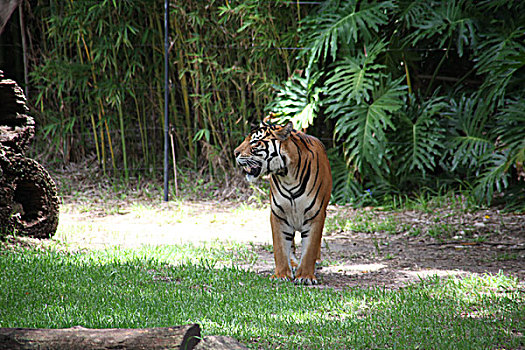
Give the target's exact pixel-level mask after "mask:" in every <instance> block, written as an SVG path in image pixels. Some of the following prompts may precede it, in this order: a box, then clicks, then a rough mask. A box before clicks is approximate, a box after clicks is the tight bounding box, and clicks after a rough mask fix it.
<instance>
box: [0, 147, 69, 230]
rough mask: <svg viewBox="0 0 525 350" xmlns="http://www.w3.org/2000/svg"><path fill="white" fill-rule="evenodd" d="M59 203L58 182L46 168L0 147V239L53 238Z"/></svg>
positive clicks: (56, 224)
mask: <svg viewBox="0 0 525 350" xmlns="http://www.w3.org/2000/svg"><path fill="white" fill-rule="evenodd" d="M58 204H59V201H58V196H57V189H56V185H55V182H54V181H53V179H51V177H50V176H49V174H48V172H47V171H46V169H44V167H43V166H41V165H40V164H38V162H36V161H35V160H33V159H30V158H26V157H24V156H23V155H21V154H15V153H12V152H9V151H5V150H2V149H1V148H0V223H1V225H0V227H1V231H0V236H1V235H7V234H13V233H16V234H18V235H22V236H29V237H34V238H49V237H51V236H53V235H54V234H55V232H56V229H57V226H58Z"/></svg>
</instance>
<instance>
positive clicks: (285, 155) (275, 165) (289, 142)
mask: <svg viewBox="0 0 525 350" xmlns="http://www.w3.org/2000/svg"><path fill="white" fill-rule="evenodd" d="M266 120H267V119H265V121H263V122H262V123H261V125H260V126H259V127H258V128H256V129H255V130H253V131H252V132H251V133H250V134H249V135H248V136H247V137H246V139H245V140H244V141H243V142H242V144H241V145H240V146H239V147H237V148H236V149H235V151H234V154H235V158H236V161H237V163H238V164H239V165H240V166H242V167H243V170H244V172H245V173H246V177H247V179H248V180H249V181H253V180H255V179H256V178H258V177H259V176H260V175H265V174H268V175H270V200H271V214H270V221H271V227H272V238H273V249H274V259H275V274H274V275H273V277H274V278H281V279H290V280H292V279H293V280H294V281H295V282H296V283H304V284H316V283H317V279H316V277H315V274H314V272H315V262H316V260H318V259H319V258H320V256H321V236H322V232H323V227H324V221H325V218H326V207H327V205H328V202H329V200H330V194H331V191H332V175H331V170H330V164H329V162H328V157H327V156H326V151H325V148H324V146H323V144H322V143H321V141H319V140H318V139H317V138H315V137H313V136H310V135H307V134H305V133H303V132H301V131H297V130H294V129H293V127H292V124H291V123H288V124H287V125H284V126H281V125H276V124H271V123H269V122H267V121H266ZM296 232H299V233H300V234H301V239H302V244H301V246H302V247H301V258H300V260H299V262H297V261H296V259H295V256H294V254H293V252H292V244H293V240H294V236H295V233H296ZM296 266H297V270H296V271H295V275H293V271H294V267H296Z"/></svg>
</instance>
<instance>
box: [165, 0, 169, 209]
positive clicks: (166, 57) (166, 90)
mask: <svg viewBox="0 0 525 350" xmlns="http://www.w3.org/2000/svg"><path fill="white" fill-rule="evenodd" d="M169 3H170V2H169V0H164V201H165V202H167V201H168V199H169V198H168V187H169V171H168V170H169V163H168V156H169V130H168V127H169V118H168V102H169V101H168V99H169V77H168V58H169V56H168V50H169V41H168V18H169Z"/></svg>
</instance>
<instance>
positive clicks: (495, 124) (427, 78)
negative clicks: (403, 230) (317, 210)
mask: <svg viewBox="0 0 525 350" xmlns="http://www.w3.org/2000/svg"><path fill="white" fill-rule="evenodd" d="M524 10H525V5H523V3H520V2H510V3H509V2H501V1H482V2H481V3H479V4H474V3H472V2H471V1H465V0H447V1H441V2H437V1H434V2H424V1H400V2H391V1H380V2H367V1H363V2H359V3H358V2H356V1H346V2H341V1H336V0H328V1H325V2H324V3H323V4H322V5H321V6H319V10H318V11H317V12H313V13H311V14H310V15H309V16H308V17H307V18H305V19H304V20H303V21H302V23H301V24H302V25H301V32H300V33H301V41H300V42H301V43H303V45H304V46H305V47H307V48H308V49H307V50H305V51H304V52H303V53H302V54H301V56H300V57H306V58H307V62H308V64H307V66H306V67H307V71H308V72H309V73H310V72H315V74H316V77H317V79H316V81H315V82H313V86H311V85H308V91H317V90H316V89H318V88H319V89H321V93H320V94H319V95H317V96H319V97H320V98H319V101H317V100H316V103H317V105H319V106H320V107H319V110H318V111H317V112H316V113H315V114H314V116H315V117H318V118H319V117H320V118H324V119H333V120H335V127H334V130H333V132H334V136H335V141H336V142H335V143H336V147H338V148H340V149H342V150H343V154H344V157H345V160H346V163H347V167H346V169H343V168H342V167H340V163H339V162H335V163H334V162H332V164H333V165H335V166H334V171H333V176H334V199H335V200H337V201H339V200H341V201H343V202H346V201H348V202H353V203H356V202H358V201H359V200H358V198H360V197H361V196H362V193H363V191H362V189H363V188H373V189H374V191H372V193H373V194H372V195H373V196H374V197H376V199H378V198H381V197H382V196H384V195H385V194H386V192H388V191H390V192H392V191H393V192H395V193H413V192H417V191H418V190H420V189H422V188H424V187H428V188H434V189H438V188H439V189H441V187H442V186H446V187H447V190H453V189H454V188H458V186H461V187H463V188H464V187H465V186H466V187H468V188H471V189H473V193H474V194H475V196H476V198H477V199H478V204H490V203H491V201H492V199H493V197H494V194H495V193H496V192H498V193H502V194H504V195H505V193H511V192H512V193H515V188H522V187H523V180H524V179H525V177H524V176H523V158H524V151H523V142H524V141H523V140H525V135H524V134H523V130H524V127H523V107H524V106H523V102H521V101H523V98H524V97H525V44H524V42H525V41H524V39H525V37H524V34H523V32H524V31H523V29H524V28H525V17H524V16H523V15H522V13H523V11H524ZM494 13H497V15H496V16H494ZM295 79H296V80H297V79H300V78H299V77H296V78H295ZM287 84H288V83H287ZM297 88H298V89H300V86H298V87H297ZM282 91H284V90H283V89H281V95H280V100H279V104H278V106H279V107H280V108H281V109H285V107H286V106H288V105H289V103H288V104H287V102H286V100H283V98H282V97H283V96H284V95H283V94H282ZM294 93H295V95H297V96H302V95H306V94H307V93H306V92H304V91H303V93H301V91H300V90H297V89H296V90H295V91H294ZM276 111H277V112H279V108H277V110H276ZM314 123H315V122H314ZM309 124H312V123H311V122H309ZM522 209H524V207H523V205H522Z"/></svg>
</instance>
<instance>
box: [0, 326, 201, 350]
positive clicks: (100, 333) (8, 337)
mask: <svg viewBox="0 0 525 350" xmlns="http://www.w3.org/2000/svg"><path fill="white" fill-rule="evenodd" d="M200 336H201V330H200V326H199V325H198V324H192V325H186V326H176V327H163V328H142V329H118V328H112V329H88V328H83V327H78V326H77V327H73V328H66V329H32V328H0V350H4V349H6V350H7V349H9V350H18V349H24V350H30V349H61V350H90V349H100V350H102V349H193V348H194V347H195V345H197V343H198V342H199V340H200Z"/></svg>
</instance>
